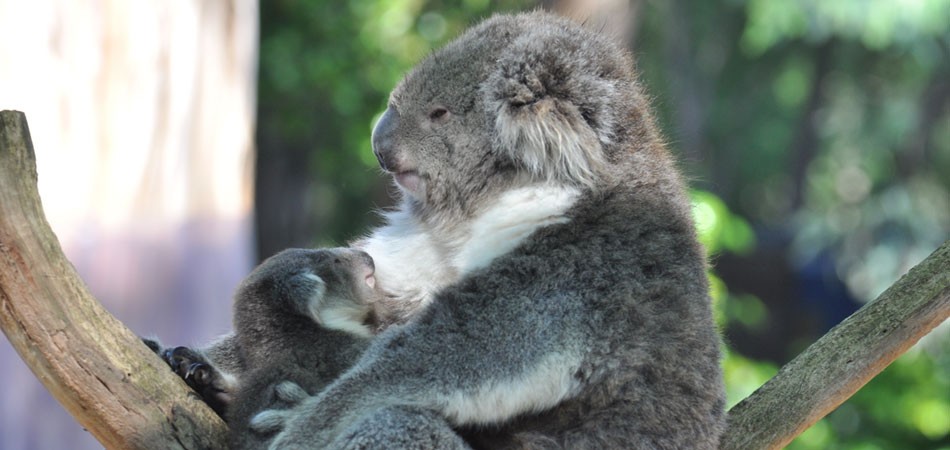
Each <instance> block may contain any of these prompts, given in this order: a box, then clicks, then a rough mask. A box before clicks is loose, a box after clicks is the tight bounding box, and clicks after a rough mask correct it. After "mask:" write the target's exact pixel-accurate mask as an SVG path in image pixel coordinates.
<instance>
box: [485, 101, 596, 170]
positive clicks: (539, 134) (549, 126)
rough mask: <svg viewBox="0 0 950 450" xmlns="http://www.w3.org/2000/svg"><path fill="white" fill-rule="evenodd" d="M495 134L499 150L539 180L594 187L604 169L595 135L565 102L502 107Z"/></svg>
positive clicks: (497, 117)
mask: <svg viewBox="0 0 950 450" xmlns="http://www.w3.org/2000/svg"><path fill="white" fill-rule="evenodd" d="M495 132H496V139H497V140H498V142H497V145H498V147H500V148H502V149H504V150H506V151H508V152H509V155H510V156H511V157H512V158H514V159H516V160H520V161H521V162H522V163H523V164H524V166H525V167H526V168H527V169H528V170H529V171H531V173H533V174H535V175H536V176H538V177H540V178H542V179H547V180H560V181H568V182H574V183H578V184H581V185H584V186H593V185H594V184H595V183H596V182H597V180H598V178H599V173H600V171H601V169H602V168H603V165H604V160H603V153H604V152H603V149H602V147H601V144H600V142H599V140H598V139H597V135H596V134H595V133H594V131H593V130H591V129H590V128H589V127H587V125H586V123H585V122H584V121H583V119H582V116H581V114H580V112H579V111H577V108H576V107H575V106H574V105H572V104H570V103H568V102H564V101H560V100H557V99H554V98H544V99H541V100H537V101H535V102H533V103H530V104H525V105H519V106H511V105H506V106H503V107H501V108H499V111H498V115H497V116H496V119H495Z"/></svg>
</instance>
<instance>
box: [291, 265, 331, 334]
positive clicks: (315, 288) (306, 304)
mask: <svg viewBox="0 0 950 450" xmlns="http://www.w3.org/2000/svg"><path fill="white" fill-rule="evenodd" d="M301 277H302V278H304V279H305V280H307V281H306V282H307V283H308V286H307V287H308V288H309V290H310V295H308V296H306V297H303V298H298V299H294V301H295V303H296V305H297V310H298V312H299V313H300V314H302V315H304V316H306V317H309V318H311V319H313V321H314V322H316V323H317V324H318V325H322V324H323V319H322V318H321V311H322V310H323V308H324V300H325V299H326V294H327V284H326V283H325V282H324V281H323V278H320V277H319V276H317V275H316V274H314V273H312V272H304V273H303V274H302V275H301Z"/></svg>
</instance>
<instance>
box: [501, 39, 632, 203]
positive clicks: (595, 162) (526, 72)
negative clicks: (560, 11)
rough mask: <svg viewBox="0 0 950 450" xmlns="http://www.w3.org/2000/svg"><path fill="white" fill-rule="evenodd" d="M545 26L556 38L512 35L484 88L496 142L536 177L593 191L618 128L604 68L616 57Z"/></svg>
mask: <svg viewBox="0 0 950 450" xmlns="http://www.w3.org/2000/svg"><path fill="white" fill-rule="evenodd" d="M548 28H559V29H558V30H556V31H560V33H553V34H554V35H553V36H543V34H544V33H543V32H538V33H528V34H527V35H526V36H522V37H521V38H518V39H517V40H516V41H515V42H513V43H512V45H511V47H510V49H509V51H508V52H506V55H505V56H503V57H502V58H501V59H500V60H499V61H498V63H497V68H496V70H495V71H494V73H492V74H491V75H490V76H489V78H488V79H487V81H486V83H485V85H484V86H483V90H484V95H483V98H484V99H486V101H487V102H488V104H487V105H486V106H487V108H488V111H490V112H495V113H496V114H495V118H496V119H495V137H494V138H495V142H494V144H495V146H496V148H498V149H500V150H501V151H502V152H506V153H507V154H509V155H510V156H511V157H512V158H513V159H514V160H515V161H519V162H521V163H522V164H523V165H524V167H526V168H527V169H528V170H529V171H530V172H532V173H533V174H535V175H536V176H538V177H541V178H544V179H548V180H559V181H566V182H569V183H574V184H580V185H584V186H593V185H594V184H596V183H597V181H598V180H599V179H600V178H601V174H602V171H603V169H604V165H605V155H604V146H605V145H608V144H610V143H612V142H613V141H614V135H615V131H614V129H615V127H616V124H617V123H618V118H617V117H615V115H616V114H617V108H615V107H614V106H615V104H616V103H617V102H618V101H619V99H618V98H617V97H619V96H620V95H621V94H620V90H619V89H617V87H616V85H617V82H616V80H611V79H609V78H608V77H606V76H605V74H608V73H609V72H610V70H609V69H610V68H609V67H603V66H604V65H605V64H609V63H610V60H612V59H615V58H607V57H604V55H600V54H598V53H597V52H598V50H596V49H594V48H588V47H587V46H585V44H584V41H583V39H586V38H587V36H583V35H582V36H577V35H572V34H571V33H570V31H577V30H568V31H567V32H565V30H564V29H563V27H548ZM539 34H541V36H539ZM591 34H592V33H591Z"/></svg>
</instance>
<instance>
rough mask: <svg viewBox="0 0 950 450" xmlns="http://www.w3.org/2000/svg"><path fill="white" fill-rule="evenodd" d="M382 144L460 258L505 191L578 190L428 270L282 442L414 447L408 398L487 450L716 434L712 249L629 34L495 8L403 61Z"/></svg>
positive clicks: (434, 242)
mask: <svg viewBox="0 0 950 450" xmlns="http://www.w3.org/2000/svg"><path fill="white" fill-rule="evenodd" d="M373 145H374V150H375V151H376V153H377V157H378V158H379V159H380V163H381V164H382V165H383V167H384V169H386V170H388V171H390V172H393V173H394V174H395V175H396V178H397V180H398V181H399V182H400V186H401V187H402V188H403V190H404V192H405V195H404V198H403V203H402V206H401V210H402V211H403V212H404V213H406V214H408V215H409V216H410V218H411V220H412V223H414V224H415V225H414V226H415V227H416V228H417V229H419V230H423V231H424V233H425V236H426V237H427V239H428V240H429V241H430V244H431V247H432V248H433V249H435V250H432V252H434V253H437V254H439V255H442V258H444V261H445V264H446V265H447V266H448V265H451V264H450V262H451V261H455V260H456V259H457V257H458V256H459V254H461V253H462V252H463V250H462V249H463V248H464V245H463V244H464V243H465V242H469V241H467V239H468V240H471V239H472V236H474V232H473V231H472V230H471V229H470V227H469V225H470V224H471V223H472V221H473V220H476V219H475V218H477V217H480V214H484V213H485V211H491V206H492V205H493V204H496V203H497V202H499V201H500V199H502V198H503V197H504V195H506V193H509V192H512V191H513V190H516V189H519V188H525V187H530V186H539V185H543V186H559V187H563V188H573V189H577V190H578V192H580V194H579V199H578V200H577V201H576V202H574V203H573V206H572V207H570V209H569V210H567V211H566V213H565V218H564V220H556V221H553V222H552V223H550V224H548V225H547V226H545V227H542V228H540V229H538V230H536V231H534V232H533V234H531V235H530V236H529V237H527V238H526V239H524V240H523V241H518V242H519V244H518V245H517V246H515V247H514V248H513V249H512V250H510V251H507V252H505V253H503V254H501V255H498V256H497V257H495V258H494V259H492V260H491V261H489V262H488V263H487V264H485V265H484V266H477V267H474V268H473V269H471V270H469V271H465V270H461V269H458V268H454V269H447V270H441V269H438V268H434V269H433V273H435V274H437V275H438V276H439V277H440V279H444V280H445V281H444V283H443V284H444V286H441V288H440V289H439V290H438V291H437V292H435V293H434V295H433V296H432V298H431V299H430V298H420V299H416V300H417V301H415V302H414V303H412V304H413V305H420V307H419V309H418V310H417V312H415V314H414V318H413V319H412V320H410V321H409V322H408V323H407V324H405V325H403V326H398V327H392V328H390V329H388V330H387V331H386V332H384V333H383V334H381V335H379V336H378V337H377V338H376V339H375V340H374V341H373V343H372V344H371V345H370V347H369V349H368V350H367V352H366V353H365V354H364V355H363V357H362V358H361V359H360V361H359V362H358V363H357V365H356V366H354V368H353V369H351V370H349V371H347V372H346V373H344V374H343V375H342V376H341V377H340V378H339V379H337V381H335V382H334V383H333V384H332V385H330V386H329V387H327V388H326V389H325V390H324V391H322V392H321V393H320V394H319V395H317V396H315V397H312V398H308V399H306V400H304V401H303V402H302V403H301V404H300V405H298V406H296V407H294V408H292V409H290V410H287V411H282V412H281V416H280V417H282V418H283V420H284V424H283V425H284V429H283V431H282V432H281V433H279V434H278V435H277V436H276V438H275V441H274V443H273V445H272V448H285V447H290V448H301V447H303V448H349V447H350V446H349V444H347V443H348V442H367V443H368V444H366V445H364V446H363V447H365V448H369V447H373V448H404V445H403V444H404V442H389V441H386V440H383V441H380V440H374V438H373V436H374V433H376V432H379V431H380V430H384V429H387V428H388V427H389V426H396V425H395V424H398V423H399V420H396V418H398V417H400V414H409V415H410V416H412V414H410V413H409V411H415V412H421V414H422V415H421V416H418V415H416V416H415V417H416V418H417V419H418V418H419V417H422V419H420V420H422V422H423V423H424V424H425V426H424V427H421V428H422V429H426V430H430V431H431V430H443V431H445V430H448V428H447V427H446V426H445V421H448V422H449V423H451V424H452V425H453V426H454V427H455V428H456V429H457V430H459V432H460V434H461V435H463V436H465V438H466V439H467V441H468V442H469V443H470V444H471V445H472V446H473V447H476V448H569V449H587V448H590V449H594V448H596V449H603V448H639V449H682V448H693V449H713V448H716V447H717V445H718V440H719V435H720V434H721V433H722V431H723V428H724V417H725V415H724V395H723V385H722V379H721V371H720V367H719V358H720V354H719V338H718V335H717V333H716V330H715V327H714V324H713V321H712V315H711V311H710V299H709V295H708V287H707V281H706V262H705V255H704V252H703V249H702V248H701V246H700V245H699V244H698V242H697V241H696V238H695V231H694V226H693V223H692V220H691V216H690V207H689V203H688V200H687V198H686V196H685V193H684V186H683V183H682V181H681V180H680V177H679V175H678V173H677V171H676V169H675V166H674V164H673V162H672V159H671V157H670V155H669V154H668V152H667V150H666V149H665V147H664V143H663V142H662V140H661V138H660V136H659V133H658V132H657V130H656V128H655V125H654V124H653V120H652V119H651V115H650V112H649V107H648V102H647V101H646V99H645V96H644V94H643V93H642V91H641V88H640V86H639V85H638V84H637V82H636V77H635V74H634V72H633V62H632V59H631V58H630V56H629V55H628V54H627V52H626V51H625V50H623V49H622V48H620V47H619V46H618V45H615V43H613V42H612V41H610V40H609V39H607V38H605V37H603V36H600V35H597V34H595V33H592V32H589V31H587V30H585V29H583V28H581V27H579V26H578V25H575V24H573V23H571V22H568V21H566V20H563V19H559V18H556V17H554V16H550V15H547V14H544V13H530V14H521V15H516V16H496V17H494V18H492V19H489V20H487V21H485V22H483V23H481V24H479V25H477V26H475V27H473V28H472V29H470V30H469V31H467V32H466V33H464V34H463V35H462V36H461V37H459V38H458V39H456V40H455V41H454V42H452V43H450V44H448V45H446V46H445V47H444V48H443V49H441V50H439V51H437V52H435V53H433V54H432V55H431V56H429V57H428V58H426V59H425V60H424V61H423V62H421V63H420V64H419V65H418V66H417V67H416V68H415V69H414V70H413V71H412V72H410V73H409V74H408V75H407V76H406V77H405V79H404V80H403V81H402V82H401V83H400V85H399V86H397V88H396V89H395V90H394V92H393V94H392V96H391V101H390V105H389V108H388V110H387V113H386V114H385V115H384V116H383V119H382V120H381V122H380V124H379V125H378V126H377V129H376V130H375V132H374V137H373ZM540 206H543V205H540ZM384 231H385V230H384ZM384 231H378V232H377V233H376V234H384ZM372 239H373V236H370V238H369V240H370V241H372ZM460 242H461V243H463V244H459V243H460ZM366 248H367V249H369V248H371V246H370V245H369V244H367V247H366ZM370 253H372V252H370ZM373 256H374V258H376V259H377V264H379V261H380V258H378V257H377V255H376V254H374V255H373ZM453 274H454V276H455V279H453V278H452V277H453ZM421 281H422V280H420V282H421ZM417 291H418V292H422V291H421V290H413V289H407V290H406V292H417ZM424 305H428V306H426V307H422V306H424ZM383 424H389V425H386V426H383ZM399 426H402V425H399ZM440 432H441V431H440ZM409 434H412V433H411V432H410V433H409ZM341 440H343V441H345V442H343V441H341ZM370 442H371V444H370ZM412 442H417V441H412ZM418 442H422V441H418ZM439 442H443V443H445V441H439ZM357 447H359V446H357ZM363 447H361V448H363ZM416 448H438V445H433V446H426V445H424V444H420V446H417V447H416Z"/></svg>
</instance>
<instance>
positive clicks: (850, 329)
mask: <svg viewBox="0 0 950 450" xmlns="http://www.w3.org/2000/svg"><path fill="white" fill-rule="evenodd" d="M948 315H950V243H947V242H945V243H944V244H943V245H942V246H941V247H940V248H939V249H937V251H935V252H934V253H933V254H932V255H930V256H929V257H928V258H927V259H925V260H924V261H923V262H921V263H920V264H919V265H917V266H916V267H915V268H913V269H912V270H911V271H910V272H909V273H908V274H907V275H905V276H904V277H903V278H901V279H900V280H899V281H898V282H897V283H896V284H894V285H893V286H891V288H890V289H888V290H887V291H886V292H884V294H882V295H881V296H880V297H879V298H878V299H877V300H875V301H874V302H872V303H870V304H868V305H866V306H865V307H864V308H862V309H861V310H860V311H858V312H857V313H855V314H854V315H852V316H851V317H849V318H848V319H846V320H845V321H844V322H842V323H841V324H840V325H838V326H837V327H835V328H834V329H832V330H831V331H830V332H829V333H828V334H827V335H825V336H824V337H822V338H821V339H820V340H819V341H818V342H816V343H815V344H814V345H812V346H811V347H809V348H808V349H807V350H806V351H805V352H804V353H802V354H801V355H800V356H799V357H798V358H796V359H795V360H793V361H792V362H791V363H789V364H788V365H786V366H785V367H783V368H782V370H781V371H779V373H778V375H776V376H775V377H774V378H773V379H772V380H770V381H769V382H768V383H766V384H765V385H764V386H762V388H760V389H759V390H758V391H756V392H755V393H753V394H752V395H751V396H749V398H747V399H745V400H743V401H742V402H740V403H739V404H738V405H736V407H735V408H733V409H732V411H730V414H729V429H728V431H727V433H726V436H725V438H724V440H723V445H722V448H723V449H726V450H737V449H772V448H780V447H782V446H783V445H785V444H787V443H788V442H790V441H791V440H792V439H793V438H794V437H795V436H797V435H798V434H800V433H801V432H802V431H804V430H805V429H807V428H808V427H809V426H810V425H811V424H813V423H814V422H816V421H817V420H819V419H820V418H821V417H823V416H824V415H825V414H827V413H828V412H830V411H831V410H832V409H834V408H835V407H836V406H838V405H839V404H841V403H842V402H843V401H845V400H846V399H847V398H848V397H850V396H851V395H852V394H853V393H854V392H855V391H857V390H858V389H859V388H860V387H861V386H863V385H864V384H865V383H866V382H867V381H868V380H870V379H871V378H872V377H874V375H876V374H877V373H878V372H880V371H881V370H883V369H884V367H886V366H887V365H888V364H890V362H891V361H893V360H894V359H895V358H897V356H898V355H900V354H901V353H903V352H904V351H905V350H907V348H908V347H910V346H911V345H913V344H914V343H915V342H917V340H919V339H920V338H921V337H922V336H924V335H925V334H927V333H928V332H929V331H930V330H932V329H933V328H934V327H936V326H937V325H939V324H940V323H942V322H943V321H944V320H946V318H947V316H948ZM0 327H2V329H3V332H4V333H5V334H6V335H7V337H8V338H9V340H10V342H11V343H12V344H13V346H14V347H15V348H16V350H17V352H19V354H20V356H21V357H23V359H24V360H25V361H26V362H27V364H28V365H29V366H30V367H31V368H32V370H33V372H34V373H35V374H36V375H37V377H38V378H39V379H40V380H41V381H42V382H43V384H44V385H46V387H47V389H49V390H50V391H51V392H52V393H53V395H54V396H55V397H56V398H57V399H58V400H59V401H60V402H61V403H62V404H63V405H65V406H66V409H67V410H69V412H70V413H71V414H72V415H73V416H74V417H75V418H76V420H77V421H78V422H79V423H80V424H82V425H83V426H84V427H86V428H87V429H88V430H89V431H90V432H91V433H92V434H93V435H94V436H95V437H96V438H97V439H99V441H100V442H101V443H102V444H103V445H105V446H106V447H108V448H186V449H193V448H222V447H223V446H224V445H225V442H226V441H225V434H226V428H225V425H224V423H223V422H222V421H221V420H220V419H219V418H218V417H217V416H216V415H215V414H214V413H213V412H212V411H211V410H210V409H209V408H207V407H206V406H205V405H204V404H203V403H201V402H200V401H199V400H197V398H196V397H195V396H194V395H193V394H191V391H190V390H189V389H188V388H187V386H185V384H184V383H182V382H181V380H179V379H178V377H176V376H175V375H174V374H173V373H172V372H171V371H170V370H168V367H167V366H166V365H165V364H164V363H163V362H162V361H161V360H160V359H159V358H158V357H157V356H155V355H154V354H152V353H151V352H150V351H149V350H148V349H147V348H146V347H145V346H144V345H143V344H142V343H141V342H140V341H139V339H138V338H137V337H136V336H135V335H134V334H133V333H132V332H131V331H129V330H128V329H127V328H126V327H125V326H124V325H122V324H121V323H120V322H119V321H117V320H116V319H115V318H114V317H112V316H111V315H110V314H109V313H108V312H106V311H105V310H104V309H103V308H102V306H101V305H100V304H99V303H98V302H97V301H96V300H95V299H93V298H92V296H91V295H90V294H89V293H88V292H87V290H86V288H85V286H84V285H83V283H82V281H81V280H80V279H79V277H78V276H77V275H76V272H75V270H74V269H73V268H72V266H71V265H70V264H69V262H68V261H67V260H66V258H65V256H64V255H63V254H62V250H61V249H60V247H59V243H58V241H57V239H56V236H55V235H54V234H53V232H52V231H51V230H50V228H49V225H48V224H47V223H46V219H45V216H44V214H43V210H42V206H41V205H40V199H39V195H38V193H37V189H36V163H35V157H34V154H33V147H32V143H31V141H30V136H29V131H28V129H27V125H26V119H25V117H24V116H23V114H22V113H19V112H14V111H3V112H0Z"/></svg>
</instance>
